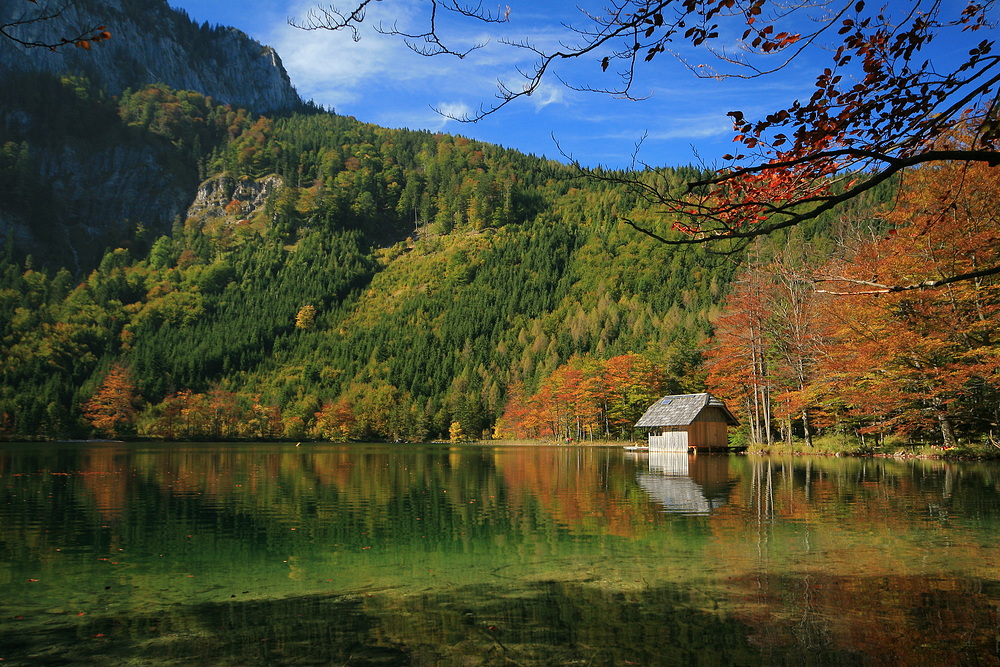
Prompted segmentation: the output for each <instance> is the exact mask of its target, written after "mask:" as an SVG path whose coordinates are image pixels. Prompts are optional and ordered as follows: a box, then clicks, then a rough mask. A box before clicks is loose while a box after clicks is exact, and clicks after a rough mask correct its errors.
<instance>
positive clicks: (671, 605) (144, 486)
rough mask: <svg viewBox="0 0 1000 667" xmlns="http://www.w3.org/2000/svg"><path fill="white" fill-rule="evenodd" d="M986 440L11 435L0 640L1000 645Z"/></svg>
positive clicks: (96, 660) (927, 654)
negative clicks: (599, 442)
mask: <svg viewBox="0 0 1000 667" xmlns="http://www.w3.org/2000/svg"><path fill="white" fill-rule="evenodd" d="M998 582H1000V466H998V465H997V464H993V463H990V464H985V463H969V464H945V463H942V462H933V461H888V460H859V459H832V458H831V459H825V458H824V459H820V458H804V457H803V458H795V459H788V460H783V459H777V460H776V459H758V458H753V457H724V456H701V457H692V458H690V459H689V458H687V457H686V456H685V457H682V458H680V459H668V458H660V457H656V456H655V455H654V456H653V458H652V459H651V458H650V455H646V454H630V453H626V452H623V451H622V450H620V449H617V448H575V447H574V448H568V447H502V448H498V447H473V446H468V447H458V448H455V447H448V446H412V445H326V444H322V445H317V444H304V445H302V446H300V447H296V446H294V444H288V445H284V444H282V445H275V444H261V445H245V444H240V445H229V444H223V445H219V444H175V445H145V444H140V445H121V444H45V445H3V446H0V659H2V661H3V664H4V665H408V664H412V665H787V664H795V665H828V664H836V665H841V664H843V665H855V664H872V665H900V664H915V665H966V664H979V665H996V664H1000V583H998Z"/></svg>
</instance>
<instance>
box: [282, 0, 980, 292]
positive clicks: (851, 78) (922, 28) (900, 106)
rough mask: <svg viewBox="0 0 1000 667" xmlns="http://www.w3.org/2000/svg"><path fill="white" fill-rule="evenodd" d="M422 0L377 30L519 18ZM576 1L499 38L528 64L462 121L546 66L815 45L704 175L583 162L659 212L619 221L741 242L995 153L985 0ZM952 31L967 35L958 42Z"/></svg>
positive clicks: (783, 52) (617, 90) (507, 96)
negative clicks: (417, 17) (542, 27)
mask: <svg viewBox="0 0 1000 667" xmlns="http://www.w3.org/2000/svg"><path fill="white" fill-rule="evenodd" d="M372 1H373V0H363V1H361V2H355V3H354V4H353V5H352V6H351V7H349V8H348V9H347V10H343V11H339V10H337V9H335V8H332V7H330V8H322V7H319V8H316V9H314V10H313V11H311V12H310V13H309V14H308V15H307V16H306V17H305V18H304V19H302V20H299V21H296V22H294V24H295V25H298V26H299V27H302V28H304V29H309V30H316V29H326V30H347V31H353V33H354V36H355V38H357V37H358V36H359V33H358V27H359V26H360V25H361V24H362V23H363V22H364V21H365V16H366V10H367V9H368V8H369V5H371V3H372ZM419 4H420V5H422V7H423V8H424V9H425V10H426V12H427V13H426V19H427V23H426V24H425V25H426V29H425V30H424V31H423V32H403V31H401V30H399V29H397V28H396V27H395V26H393V25H388V26H384V25H383V26H379V27H378V28H377V29H378V30H380V31H381V32H385V33H390V34H395V35H398V36H400V37H402V38H403V39H404V40H406V42H407V44H409V45H410V46H411V48H413V49H414V50H416V51H417V52H419V53H421V54H424V55H430V56H434V55H451V56H458V57H463V58H464V57H466V56H468V55H469V54H470V53H471V52H472V51H474V50H475V49H476V48H478V47H477V46H473V47H472V48H471V49H469V48H458V47H456V46H454V44H456V43H459V42H460V41H461V39H460V36H456V35H449V34H445V32H444V28H442V26H443V25H445V23H444V21H443V20H442V18H441V16H442V15H443V14H445V13H451V14H453V15H457V16H458V17H459V18H461V19H468V20H471V21H473V22H477V23H485V24H496V23H510V24H516V22H517V21H518V20H519V14H518V12H517V11H516V10H512V9H511V7H510V6H507V7H506V9H504V8H503V7H499V8H498V9H496V10H493V9H492V7H489V6H484V5H475V4H473V5H467V4H464V3H459V2H455V1H454V0H424V1H423V2H422V3H419ZM580 11H581V23H580V24H579V25H576V26H562V27H563V29H565V31H566V34H565V35H564V37H563V39H560V40H550V42H549V43H550V44H553V45H555V46H551V47H550V46H547V45H545V44H541V43H537V42H535V41H533V40H532V39H531V38H530V37H525V38H523V39H515V40H511V39H504V38H501V39H500V40H498V41H499V42H500V43H501V44H504V45H506V46H507V47H509V48H511V49H513V50H515V51H521V52H527V53H528V54H529V55H530V56H531V57H532V58H533V59H534V66H533V67H528V68H526V69H522V70H519V72H520V74H521V75H522V77H523V80H521V81H520V82H516V83H512V82H501V83H500V84H499V90H498V93H497V101H496V102H494V103H493V104H486V105H483V106H482V107H481V108H480V109H479V110H478V111H477V112H475V113H473V114H471V115H469V116H467V117H463V118H460V120H467V121H475V120H478V119H480V118H483V117H485V116H487V115H489V114H492V113H494V112H496V111H497V110H499V109H501V108H503V107H504V106H506V105H508V104H511V103H514V102H516V101H517V100H519V99H521V98H523V97H527V96H530V95H532V94H534V93H535V92H537V91H538V90H539V87H540V86H541V85H542V84H543V82H544V81H546V80H548V79H550V78H553V77H554V78H557V79H558V80H560V81H563V82H564V83H566V85H568V86H570V87H571V88H574V89H577V90H583V91H591V92H599V93H606V94H611V95H614V96H617V97H621V98H626V99H637V98H640V97H642V95H643V93H642V92H637V90H636V88H637V85H636V82H637V78H638V72H639V70H640V68H641V67H642V66H643V65H647V64H649V63H653V62H654V61H655V63H661V62H663V61H665V60H666V61H670V59H671V56H672V54H673V53H677V52H679V51H680V50H681V48H682V47H687V51H690V50H691V49H693V50H694V51H695V52H701V53H704V56H705V57H704V60H700V61H699V60H695V57H694V56H688V57H687V58H686V60H681V61H680V64H681V65H682V66H683V67H687V68H688V69H689V70H690V71H691V72H692V73H694V75H695V76H698V77H701V78H716V79H720V80H726V79H733V78H741V79H767V78H769V77H784V76H787V75H788V72H790V71H791V70H792V67H793V63H794V64H796V65H800V64H805V65H806V66H812V63H813V62H817V61H816V60H813V59H814V58H815V59H819V62H820V64H819V65H818V66H817V67H816V76H815V80H814V86H813V92H812V94H811V95H810V96H809V97H808V98H806V99H796V100H793V101H791V102H790V103H789V104H787V105H786V106H784V107H782V108H777V109H774V110H773V111H771V112H770V113H765V114H763V115H762V116H761V117H758V118H754V117H751V116H749V115H748V114H747V113H746V112H744V111H740V110H733V111H730V112H729V114H728V115H729V117H730V118H731V120H732V123H733V130H734V137H733V140H734V142H735V144H736V146H737V148H736V150H734V151H732V152H731V154H729V155H724V156H721V157H720V159H721V161H722V164H723V166H722V167H721V168H717V169H715V171H713V172H712V173H709V174H708V175H707V176H705V177H703V178H698V179H696V180H692V181H690V182H688V183H686V184H683V185H682V186H681V187H679V188H678V187H674V185H673V183H672V181H671V179H669V178H667V176H668V173H667V170H660V169H659V168H652V167H649V166H648V165H642V164H641V162H639V163H638V164H639V165H640V166H642V167H645V169H642V170H640V171H634V172H631V173H629V174H626V175H624V176H621V175H616V174H607V173H605V172H602V171H599V170H596V171H591V172H590V174H591V175H592V176H594V177H597V178H601V179H609V180H614V181H616V182H619V183H624V184H626V185H628V186H630V187H631V188H632V189H633V190H634V191H635V192H637V193H639V194H640V195H641V196H642V197H644V198H645V199H646V200H647V201H648V203H649V204H650V206H651V207H652V208H654V209H655V210H656V211H657V212H658V213H659V214H660V216H659V217H660V220H661V221H662V224H659V225H649V224H647V223H645V222H642V223H637V222H634V221H633V220H630V219H628V218H626V219H624V222H626V223H628V224H630V225H632V226H633V227H635V228H636V229H638V230H640V231H642V232H644V233H646V234H648V235H650V236H652V237H654V238H656V239H658V240H660V241H662V242H664V243H669V244H691V243H704V242H709V241H719V240H732V241H736V242H737V246H738V247H739V244H740V243H743V242H746V241H747V240H749V239H752V238H755V237H758V236H762V235H764V234H768V233H770V232H773V231H775V230H779V229H783V228H788V227H791V226H794V225H797V224H799V223H800V222H802V221H803V220H807V219H810V218H814V217H816V216H818V215H820V214H822V213H824V212H826V211H828V210H830V209H832V208H834V207H835V206H837V205H838V204H840V203H842V202H845V201H848V200H851V199H853V198H855V197H858V196H860V195H861V194H862V193H864V192H866V191H868V190H871V189H872V188H875V187H877V186H879V185H880V184H882V183H885V182H886V181H888V180H889V179H891V178H893V177H894V176H896V175H898V174H900V173H901V172H902V171H903V170H905V169H908V168H911V167H913V166H915V165H920V164H936V163H941V162H943V161H948V160H962V161H966V162H982V163H985V164H991V165H995V164H1000V152H998V150H997V149H998V141H1000V123H998V122H997V97H996V96H995V94H994V92H993V91H994V90H995V88H996V85H997V83H998V80H1000V73H998V70H1000V67H998V65H1000V55H997V54H996V53H995V51H994V46H995V44H994V40H993V39H992V35H993V27H994V24H995V21H996V19H997V16H996V2H995V1H994V0H969V1H968V2H940V0H912V1H910V2H901V3H872V4H869V3H867V2H866V1H865V0H824V1H823V2H820V3H814V2H804V1H799V2H792V3H784V2H778V1H776V0H622V1H621V2H615V3H612V4H611V5H610V6H607V7H587V6H582V7H581V8H580ZM451 23H452V24H453V23H454V22H451ZM478 28H480V29H482V28H483V26H482V25H480V26H478ZM526 32H527V31H526ZM484 43H485V40H484V41H481V42H480V44H484ZM954 44H961V45H963V46H962V48H961V50H960V52H959V53H958V54H957V56H956V54H955V50H954V49H953V48H951V47H952V45H954ZM668 51H669V54H668ZM571 60H589V61H591V62H592V63H593V67H594V69H593V72H594V74H593V77H592V78H591V79H590V80H587V81H583V82H574V81H566V79H564V78H563V77H562V76H561V74H560V73H559V65H560V63H563V62H566V61H571ZM797 76H798V75H797ZM960 125H964V126H967V127H969V128H970V131H971V136H972V137H973V140H972V141H971V142H969V143H968V144H967V145H964V146H961V147H955V146H952V147H941V146H940V145H938V144H936V143H935V141H934V140H935V139H937V138H938V137H941V136H944V135H946V134H947V133H948V132H949V131H951V130H953V129H954V128H956V127H958V126H960ZM671 229H672V230H675V231H680V232H683V234H671V233H670V231H669V230H671ZM983 271H989V272H993V273H996V272H1000V266H996V265H992V266H988V267H982V268H981V269H979V271H978V273H977V275H981V274H982V272H983Z"/></svg>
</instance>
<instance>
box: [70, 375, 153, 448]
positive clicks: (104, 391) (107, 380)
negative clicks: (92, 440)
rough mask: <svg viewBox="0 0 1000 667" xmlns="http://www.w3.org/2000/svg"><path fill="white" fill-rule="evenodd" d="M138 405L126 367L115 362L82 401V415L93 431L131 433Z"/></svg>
mask: <svg viewBox="0 0 1000 667" xmlns="http://www.w3.org/2000/svg"><path fill="white" fill-rule="evenodd" d="M138 406H139V397H138V395H137V392H136V389H135V385H134V384H133V382H132V378H131V374H130V373H129V370H128V369H127V368H126V367H124V366H122V365H117V364H116V365H115V366H112V367H111V370H110V371H108V374H107V375H106V376H105V377H104V381H103V382H102V383H101V386H100V387H98V389H97V391H96V392H94V395H93V396H91V397H90V399H89V400H87V401H86V402H85V403H84V404H83V416H84V417H85V418H86V419H87V421H88V422H89V423H90V425H91V426H93V427H94V428H95V429H96V430H97V431H99V432H101V433H103V434H105V435H107V436H109V437H112V438H117V437H119V436H122V435H128V434H131V433H134V431H135V418H136V415H137V414H138Z"/></svg>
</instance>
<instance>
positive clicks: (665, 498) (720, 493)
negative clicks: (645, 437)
mask: <svg viewBox="0 0 1000 667" xmlns="http://www.w3.org/2000/svg"><path fill="white" fill-rule="evenodd" d="M636 481H637V482H638V483H639V486H640V487H641V488H642V489H643V490H644V491H645V492H646V493H648V494H649V497H650V498H652V499H653V501H655V502H656V503H657V504H659V505H661V506H663V509H664V511H666V512H677V513H681V514H709V513H710V512H711V511H712V510H713V509H715V508H716V507H719V506H721V505H724V504H725V503H726V498H727V497H728V496H729V486H730V481H729V458H728V457H724V456H704V455H703V456H701V457H698V456H696V455H692V454H688V453H687V452H649V472H638V473H636Z"/></svg>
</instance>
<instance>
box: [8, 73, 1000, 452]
mask: <svg viewBox="0 0 1000 667" xmlns="http://www.w3.org/2000/svg"><path fill="white" fill-rule="evenodd" d="M38 90H39V91H44V94H42V93H39V94H38V95H35V96H34V97H32V96H31V95H23V96H22V97H21V98H19V99H18V101H17V104H18V105H19V106H18V108H19V110H20V111H21V112H23V113H26V114H29V115H31V116H32V117H35V118H42V119H49V121H50V122H52V123H53V125H55V124H56V123H55V120H53V116H55V115H60V116H61V118H60V119H59V122H63V121H65V122H70V123H84V122H85V123H87V124H88V127H92V128H93V130H92V132H90V137H89V138H88V139H86V140H82V139H80V138H79V137H74V138H73V139H72V141H73V142H75V145H74V146H73V149H74V150H77V151H86V150H88V145H87V143H86V142H87V141H92V142H95V145H96V144H97V143H100V144H102V145H106V144H108V143H114V144H116V145H121V146H124V147H128V146H129V145H130V143H135V142H142V143H143V144H149V143H150V142H154V143H155V144H156V146H157V147H158V150H160V151H161V153H162V155H165V156H166V158H165V160H166V164H168V165H169V169H171V170H173V172H174V173H175V175H176V176H177V179H178V180H179V181H190V182H194V183H198V182H200V183H201V185H200V186H199V187H198V188H197V190H198V196H197V197H196V198H195V197H194V193H192V198H194V199H195V201H194V204H193V205H192V206H191V208H190V209H189V211H188V215H187V216H186V217H184V216H180V217H178V218H177V219H176V220H175V221H174V224H173V228H172V230H171V231H170V233H166V234H159V233H152V232H150V229H149V227H148V226H147V225H146V224H144V222H143V221H141V220H135V221H129V224H128V231H127V233H126V234H124V235H123V236H124V238H122V239H120V241H119V242H118V243H117V244H115V247H111V248H109V249H108V250H107V252H106V253H105V254H104V255H103V259H102V260H101V261H100V263H99V266H97V267H96V268H94V269H93V270H91V271H86V272H82V273H80V274H77V273H74V272H73V265H71V264H70V263H69V262H68V261H67V262H65V263H63V264H60V263H59V262H58V261H55V262H53V261H51V260H48V261H45V262H36V261H35V260H34V259H33V258H31V257H26V256H22V255H19V254H18V253H16V252H15V251H14V247H15V243H14V239H12V238H8V239H7V240H6V241H5V242H4V243H3V245H2V256H0V348H2V349H0V355H2V358H3V359H4V363H3V366H2V371H0V372H2V385H0V436H2V437H4V438H7V439H19V438H66V437H90V436H104V437H114V438H122V437H154V438H166V439H194V440H216V439H292V440H299V439H308V438H316V439H331V440H343V439H352V440H390V441H414V442H416V441H425V440H437V439H447V440H462V439H481V438H489V437H496V438H528V437H530V438H542V439H551V438H558V439H560V440H562V439H564V438H573V439H576V440H586V439H605V438H622V439H630V438H634V437H636V435H637V434H636V433H635V432H634V431H633V428H632V425H633V424H634V423H635V421H636V419H638V417H639V416H640V415H641V414H642V412H643V411H644V410H645V408H646V407H647V406H648V404H649V403H650V402H651V401H652V400H654V399H655V398H657V397H658V396H661V395H664V394H668V393H687V392H695V391H704V390H706V389H707V390H710V391H713V392H714V393H717V394H718V395H720V396H721V397H723V398H725V399H726V400H727V401H728V402H729V404H730V406H731V407H732V408H733V409H734V411H736V412H737V413H738V414H739V415H740V417H741V419H742V420H743V422H744V426H743V431H742V432H741V433H740V434H739V435H738V437H741V438H744V439H746V440H750V441H753V442H758V443H766V442H770V441H772V440H774V439H780V438H791V437H793V436H794V437H799V438H802V437H805V438H807V439H808V438H810V437H811V436H812V435H815V434H817V433H821V432H824V431H828V432H833V431H838V432H851V433H854V434H859V435H869V434H870V435H871V437H873V438H884V437H886V436H890V435H892V436H900V437H906V438H917V439H929V440H930V441H934V442H941V443H942V444H944V445H946V446H950V445H951V444H953V443H955V442H956V441H957V440H958V439H963V438H965V439H980V440H981V439H984V438H988V437H990V433H991V431H992V429H994V428H995V425H996V423H997V421H998V417H1000V415H998V414H997V412H998V410H1000V408H998V407H997V406H998V385H1000V383H998V372H997V366H998V364H1000V354H998V349H997V346H996V335H997V334H996V333H995V332H996V331H998V330H1000V327H998V326H997V324H998V322H997V317H998V314H997V312H998V305H1000V293H998V288H997V285H996V282H995V280H980V281H967V282H965V283H961V284H954V285H951V286H949V287H948V288H947V289H942V290H931V291H921V290H913V291H906V292H899V293H893V294H866V293H859V292H865V291H866V290H864V289H861V288H863V287H864V281H868V282H870V283H875V282H885V281H887V280H889V279H890V277H891V278H892V279H893V280H896V281H918V280H919V279H920V277H921V276H922V275H925V274H932V273H933V272H934V271H935V270H936V268H939V267H940V266H942V263H948V268H949V270H955V269H959V270H961V269H962V268H963V267H965V266H966V265H967V264H970V263H974V262H976V261H984V260H985V259H986V255H987V254H989V253H992V254H993V255H995V254H996V253H997V252H998V251H1000V242H998V240H997V238H996V237H997V233H998V231H997V230H998V225H997V218H996V211H995V210H993V209H992V208H991V207H990V206H988V205H987V204H986V203H985V202H987V201H991V200H992V201H995V194H994V193H995V192H996V191H997V190H996V188H997V185H996V183H995V181H996V177H995V175H994V174H993V170H990V169H988V168H985V167H983V168H974V169H970V170H968V172H967V173H966V174H965V176H964V178H965V179H966V180H965V182H966V184H967V197H966V198H965V199H961V202H964V203H963V204H962V205H963V206H966V210H963V211H954V212H953V213H954V215H951V218H952V219H957V218H958V217H959V214H961V215H964V216H966V217H968V216H974V217H975V218H976V220H977V221H980V222H979V223H977V224H976V225H964V226H956V225H952V226H949V225H948V224H947V218H948V216H941V215H939V214H938V213H939V212H936V211H934V210H933V209H934V202H935V201H936V199H935V191H936V189H938V188H941V187H945V186H946V185H947V183H950V182H952V179H953V177H954V175H953V174H948V173H947V170H946V169H938V170H936V171H930V170H926V171H923V172H919V173H918V174H917V175H916V176H914V177H913V178H912V179H910V180H908V181H907V182H906V183H904V185H903V188H902V190H901V193H900V192H897V191H896V188H886V189H885V190H884V191H883V192H881V193H878V194H877V195H876V196H874V197H872V198H870V199H869V200H867V201H863V202H860V203H857V204H855V205H854V206H853V207H851V208H849V209H845V210H844V211H841V212H839V213H838V214H836V215H827V216H824V217H822V218H820V219H819V220H817V221H815V222H813V223H810V224H808V225H803V226H800V227H798V228H795V229H794V230H793V231H791V232H789V233H787V234H784V235H780V236H777V237H775V238H771V239H768V240H766V241H761V242H759V243H757V244H756V245H754V246H753V247H751V248H750V249H749V250H748V251H746V252H741V253H739V254H738V255H729V254H725V253H723V252H719V249H718V248H712V247H688V248H681V249H677V248H673V247H667V246H664V245H662V244H659V243H657V242H656V241H655V240H652V239H650V238H648V237H646V236H644V235H641V234H639V233H638V232H635V231H634V230H632V229H630V228H628V227H625V226H622V225H619V224H618V223H617V220H618V219H619V216H622V215H628V216H629V217H632V218H634V219H637V220H640V221H645V222H648V223H649V224H650V225H651V226H652V225H656V224H657V221H656V211H655V209H651V208H649V207H648V206H647V205H646V204H645V202H643V201H641V200H640V199H637V198H636V196H635V195H634V194H633V193H631V192H630V191H628V190H626V189H624V188H622V187H620V186H617V185H615V184H614V183H609V182H600V181H598V180H594V179H588V178H583V177H581V176H580V175H579V174H578V173H577V172H576V171H575V170H574V169H573V168H571V167H569V166H566V165H563V164H560V163H557V162H554V161H549V160H544V159H540V158H537V157H533V156H528V155H524V154H521V153H518V152H516V151H511V150H506V149H503V148H500V147H497V146H493V145H489V144H483V143H480V142H476V141H472V140H469V139H466V138H464V137H460V136H453V135H445V134H431V133H427V132H413V131H406V130H390V129H385V128H380V127H377V126H374V125H370V124H365V123H362V122H359V121H357V120H354V119H352V118H347V117H343V116H338V115H336V114H333V113H326V112H319V111H316V112H313V113H306V114H297V115H289V116H283V117H263V116H259V115H255V114H252V113H249V112H247V111H245V110H241V109H233V108H231V107H228V106H222V105H219V104H216V103H214V102H213V101H212V100H211V98H206V97H205V96H203V95H200V94H198V93H193V92H186V91H175V90H171V89H169V88H167V87H165V86H162V85H155V86H149V87H146V88H143V89H140V90H134V91H127V92H126V93H124V94H123V95H121V96H120V97H114V98H112V97H109V96H106V95H104V94H102V93H101V91H99V90H97V89H95V88H94V87H93V86H92V85H91V84H89V82H87V81H86V80H85V79H81V78H79V77H66V78H63V79H58V78H53V79H52V80H50V81H48V83H47V84H46V85H40V86H39V87H38ZM74 114H75V117H73V118H64V117H62V116H66V115H74ZM60 140H66V141H70V139H66V138H63V139H60V138H59V137H57V136H52V135H42V134H39V133H37V132H36V133H32V132H30V131H24V130H20V129H18V128H17V127H14V126H12V125H11V124H8V125H7V126H6V127H2V126H0V182H3V183H4V184H6V185H5V187H4V188H3V189H0V207H3V209H4V210H6V211H9V212H14V213H16V214H17V215H18V216H21V217H22V218H24V219H27V220H30V221H31V224H32V225H35V226H36V228H38V229H44V228H45V226H46V225H47V224H50V222H51V220H52V219H53V216H58V215H64V214H65V211H61V210H60V209H59V206H58V202H56V201H53V198H52V196H51V192H52V190H51V183H50V182H49V181H47V180H46V178H47V177H46V176H45V175H43V174H42V173H41V172H40V171H39V169H38V165H37V164H35V163H34V159H33V155H34V150H35V147H36V146H37V145H38V144H39V142H53V141H60ZM955 168H956V169H957V168H958V167H955ZM698 174H699V172H698V171H697V170H696V169H694V168H692V167H678V168H676V169H674V170H668V171H667V172H666V177H667V178H676V179H677V182H678V183H681V182H685V181H687V180H690V179H691V177H693V176H697V175H698ZM661 177H662V175H661ZM887 201H894V202H896V206H895V208H894V212H892V213H888V214H880V213H879V211H880V210H881V207H882V205H883V204H884V203H885V202H887ZM116 222H119V221H116ZM667 226H669V225H667ZM817 275H823V276H832V277H836V278H838V279H840V281H839V282H832V283H826V282H820V283H817V282H815V279H816V276H817ZM873 275H874V276H879V277H880V279H879V280H878V281H873V280H871V276H873ZM845 281H846V282H845ZM859 286H860V287H859ZM867 291H872V290H867ZM833 292H850V294H843V293H841V294H833Z"/></svg>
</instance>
